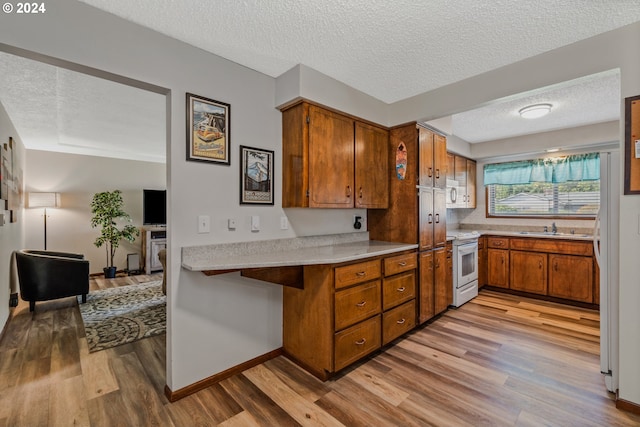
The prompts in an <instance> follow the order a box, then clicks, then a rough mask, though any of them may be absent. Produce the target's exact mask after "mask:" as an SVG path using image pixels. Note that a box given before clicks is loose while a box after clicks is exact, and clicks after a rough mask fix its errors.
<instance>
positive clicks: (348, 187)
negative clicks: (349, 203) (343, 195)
mask: <svg viewBox="0 0 640 427" xmlns="http://www.w3.org/2000/svg"><path fill="white" fill-rule="evenodd" d="M347 197H351V186H350V185H347Z"/></svg>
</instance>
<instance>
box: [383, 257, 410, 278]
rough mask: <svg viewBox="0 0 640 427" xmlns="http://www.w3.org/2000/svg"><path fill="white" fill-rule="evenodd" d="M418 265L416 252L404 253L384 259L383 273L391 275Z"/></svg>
mask: <svg viewBox="0 0 640 427" xmlns="http://www.w3.org/2000/svg"><path fill="white" fill-rule="evenodd" d="M416 267H418V254H416V253H415V252H414V253H411V254H404V255H398V256H394V257H390V258H385V259H384V275H385V276H393V275H394V274H398V273H402V272H403V271H408V270H413V269H415V268H416Z"/></svg>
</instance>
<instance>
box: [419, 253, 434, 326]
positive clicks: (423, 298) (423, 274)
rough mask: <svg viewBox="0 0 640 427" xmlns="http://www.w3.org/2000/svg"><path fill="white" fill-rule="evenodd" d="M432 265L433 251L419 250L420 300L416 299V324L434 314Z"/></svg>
mask: <svg viewBox="0 0 640 427" xmlns="http://www.w3.org/2000/svg"><path fill="white" fill-rule="evenodd" d="M434 266H435V264H434V254H433V251H427V252H420V276H419V278H420V280H419V283H420V292H419V295H420V300H419V301H418V308H419V309H418V324H422V323H424V322H426V321H427V320H429V319H431V318H433V316H435V306H434V298H435V295H434V292H435V275H434Z"/></svg>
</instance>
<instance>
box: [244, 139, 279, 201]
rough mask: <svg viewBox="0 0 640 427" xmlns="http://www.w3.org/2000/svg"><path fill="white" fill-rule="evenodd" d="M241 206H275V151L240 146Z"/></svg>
mask: <svg viewBox="0 0 640 427" xmlns="http://www.w3.org/2000/svg"><path fill="white" fill-rule="evenodd" d="M240 159H241V160H240V161H241V165H240V204H241V205H273V151H271V150H263V149H261V148H252V147H245V146H244V145H241V146H240Z"/></svg>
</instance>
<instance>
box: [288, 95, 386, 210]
mask: <svg viewBox="0 0 640 427" xmlns="http://www.w3.org/2000/svg"><path fill="white" fill-rule="evenodd" d="M387 146H388V131H387V130H386V129H384V128H382V127H376V126H374V125H372V124H368V123H364V122H363V121H360V120H357V119H355V118H353V117H351V116H348V115H345V114H341V113H338V112H335V111H331V110H328V109H325V108H322V107H319V106H316V105H313V104H310V103H308V102H300V103H298V104H295V105H293V106H291V107H288V108H287V109H285V110H284V111H283V112H282V156H283V164H282V170H283V174H282V177H283V179H282V180H283V184H282V206H283V207H313V208H353V207H359V208H360V207H362V208H386V207H387V206H388V197H389V195H388V178H387V175H388V157H387V151H386V150H387Z"/></svg>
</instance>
